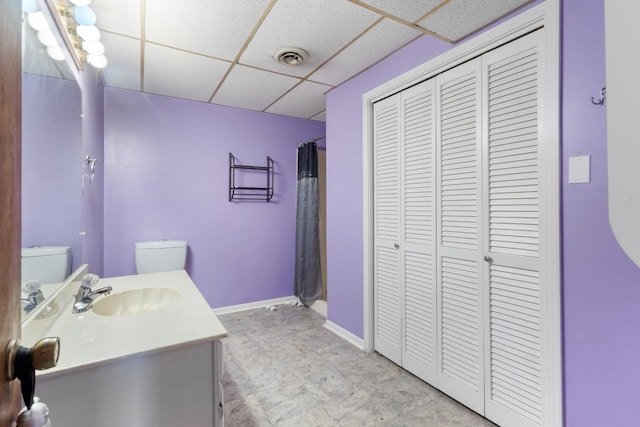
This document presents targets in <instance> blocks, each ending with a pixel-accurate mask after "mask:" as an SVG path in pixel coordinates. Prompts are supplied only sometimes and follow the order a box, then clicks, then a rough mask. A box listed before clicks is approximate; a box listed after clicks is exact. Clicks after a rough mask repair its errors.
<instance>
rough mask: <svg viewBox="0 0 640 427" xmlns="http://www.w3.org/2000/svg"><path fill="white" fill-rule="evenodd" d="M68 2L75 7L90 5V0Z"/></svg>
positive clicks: (71, 0)
mask: <svg viewBox="0 0 640 427" xmlns="http://www.w3.org/2000/svg"><path fill="white" fill-rule="evenodd" d="M69 1H70V2H71V3H72V4H74V5H76V6H89V4H91V0H69Z"/></svg>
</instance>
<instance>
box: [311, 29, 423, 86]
mask: <svg viewBox="0 0 640 427" xmlns="http://www.w3.org/2000/svg"><path fill="white" fill-rule="evenodd" d="M422 34H423V33H421V32H420V31H418V30H414V29H411V28H409V27H407V26H406V25H403V24H400V23H398V22H396V21H392V20H391V19H385V20H384V21H382V22H381V23H380V24H378V25H376V26H375V27H374V28H372V29H371V30H369V31H368V32H367V33H366V34H365V35H363V36H362V37H360V38H359V39H358V40H356V41H355V42H354V43H353V44H351V45H350V46H349V47H348V48H346V49H345V50H343V51H342V52H340V53H339V54H338V55H337V56H336V57H335V58H333V59H331V61H329V62H328V63H327V64H326V65H325V66H324V67H322V68H321V69H320V70H318V71H316V72H315V73H313V74H312V75H311V76H309V79H310V80H313V81H317V82H322V83H326V84H331V85H334V86H337V85H339V84H340V83H342V82H344V81H345V80H348V79H349V78H350V77H353V76H354V75H356V74H358V73H359V72H360V71H362V70H363V69H364V68H366V65H372V64H375V63H376V62H378V61H380V60H381V59H383V58H385V57H386V56H388V55H389V54H391V53H393V52H394V51H396V50H398V48H399V47H401V46H404V45H405V44H407V43H408V42H410V41H411V40H413V39H415V38H416V37H419V36H420V35H422Z"/></svg>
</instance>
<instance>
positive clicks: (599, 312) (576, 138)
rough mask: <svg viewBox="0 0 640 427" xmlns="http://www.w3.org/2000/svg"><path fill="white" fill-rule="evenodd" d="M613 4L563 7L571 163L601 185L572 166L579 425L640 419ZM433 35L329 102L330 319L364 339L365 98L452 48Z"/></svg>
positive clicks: (638, 298) (568, 310) (570, 309)
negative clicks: (610, 138) (610, 55)
mask: <svg viewBox="0 0 640 427" xmlns="http://www.w3.org/2000/svg"><path fill="white" fill-rule="evenodd" d="M603 5H604V0H587V1H585V0H564V1H563V2H562V13H563V17H562V50H563V55H562V69H563V70H562V122H561V123H562V152H563V153H562V162H563V165H566V164H567V163H568V158H569V157H570V156H577V155H591V167H592V169H591V171H592V175H591V183H589V184H566V182H567V176H566V168H563V171H564V172H563V173H564V175H563V181H562V182H563V184H562V191H563V195H562V224H563V234H562V244H563V250H562V251H563V252H562V254H563V255H562V256H563V264H562V266H563V276H562V290H563V316H564V323H563V339H564V359H563V363H564V376H565V378H564V384H565V386H564V387H565V389H564V393H565V396H564V400H565V420H566V425H567V426H569V427H590V426H594V427H595V426H598V427H600V426H631V425H637V424H638V420H639V419H640V409H638V408H639V407H638V405H637V402H639V401H640V386H639V384H640V364H638V360H640V328H638V325H640V310H639V309H638V307H640V269H639V268H638V267H637V266H635V265H634V264H633V263H632V262H631V261H630V260H629V259H628V258H627V256H626V255H625V254H624V253H623V251H622V250H621V248H620V247H619V245H618V244H617V242H616V241H615V238H614V236H613V234H612V231H611V228H610V226H609V220H608V214H607V163H606V116H605V113H606V107H596V106H593V105H592V104H591V102H590V101H589V99H590V97H591V96H597V95H598V94H599V92H600V89H601V88H602V87H603V86H604V85H605V73H604V71H605V70H604V68H605V57H604V10H603ZM448 47H449V46H447V45H443V44H442V43H441V42H438V41H436V40H433V39H431V38H429V37H423V38H421V39H419V40H418V41H416V42H414V43H413V44H411V45H409V46H408V47H406V48H405V49H403V50H401V51H399V52H398V53H396V54H395V55H393V56H392V57H390V58H388V59H387V60H385V61H384V62H382V63H381V64H379V65H378V66H376V67H373V68H372V69H370V70H368V71H367V72H365V73H363V74H362V75H360V76H358V77H357V78H355V79H353V80H352V81H350V82H348V83H346V84H344V85H342V86H340V87H338V88H337V89H335V90H333V91H331V92H329V94H328V96H327V135H328V141H329V142H328V150H327V157H328V159H327V169H328V171H327V178H328V182H327V191H328V198H329V200H328V203H327V205H328V206H327V207H328V221H329V223H328V226H327V228H328V256H329V260H328V267H329V279H328V284H329V290H328V296H329V301H328V310H329V312H328V318H329V320H331V321H332V322H334V323H336V324H338V325H339V326H341V327H343V328H345V329H347V330H349V331H350V332H352V333H354V334H355V335H358V336H360V337H362V336H363V312H362V303H363V280H362V182H361V176H362V166H361V164H362V148H361V146H362V94H363V93H364V92H366V91H368V90H370V89H372V88H374V87H376V86H378V85H380V84H381V83H383V82H385V81H387V80H389V79H390V78H392V77H394V76H396V75H399V74H401V73H403V72H405V71H408V70H409V69H411V68H413V67H414V66H416V65H418V64H420V63H423V62H425V61H427V60H429V59H430V58H432V57H434V56H436V55H438V54H439V53H441V52H443V51H445V50H447V49H448Z"/></svg>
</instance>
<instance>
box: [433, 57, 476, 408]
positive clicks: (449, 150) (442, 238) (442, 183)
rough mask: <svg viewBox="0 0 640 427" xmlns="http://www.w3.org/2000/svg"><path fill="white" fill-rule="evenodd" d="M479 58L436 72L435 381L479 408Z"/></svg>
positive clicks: (438, 385) (454, 395)
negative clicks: (436, 288)
mask: <svg viewBox="0 0 640 427" xmlns="http://www.w3.org/2000/svg"><path fill="white" fill-rule="evenodd" d="M480 76H481V61H480V58H478V59H475V60H472V61H470V62H468V63H465V64H463V65H460V66H458V67H456V68H454V69H451V70H449V71H447V72H445V73H443V74H441V75H439V76H438V77H437V78H436V87H437V88H436V98H437V105H438V110H437V111H438V112H437V117H438V128H437V135H438V138H437V140H438V142H437V147H438V149H437V176H438V180H437V202H438V209H437V211H438V215H437V224H438V245H437V268H438V296H439V301H438V318H439V321H440V324H439V327H438V380H437V387H438V388H440V389H441V390H442V391H444V392H445V393H447V394H448V395H450V396H451V397H453V398H454V399H456V400H459V401H460V402H461V403H463V404H465V405H467V406H468V407H470V408H471V409H473V410H474V411H476V412H478V413H479V414H484V359H483V355H484V351H483V292H482V264H481V259H482V254H481V250H482V242H481V236H482V208H481V206H482V193H481V191H482V185H481V182H482V173H481V161H482V145H481V137H482V133H481V129H482V126H481V112H482V109H481V87H482V85H481V82H480Z"/></svg>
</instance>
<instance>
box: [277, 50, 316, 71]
mask: <svg viewBox="0 0 640 427" xmlns="http://www.w3.org/2000/svg"><path fill="white" fill-rule="evenodd" d="M273 58H274V59H275V60H276V61H278V62H280V63H281V64H284V65H291V66H293V67H295V66H298V65H302V63H303V62H305V61H306V60H307V58H309V53H308V52H307V51H306V50H304V49H300V48H297V47H285V48H284V49H280V50H279V51H277V52H276V54H275V55H273Z"/></svg>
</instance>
